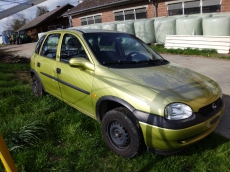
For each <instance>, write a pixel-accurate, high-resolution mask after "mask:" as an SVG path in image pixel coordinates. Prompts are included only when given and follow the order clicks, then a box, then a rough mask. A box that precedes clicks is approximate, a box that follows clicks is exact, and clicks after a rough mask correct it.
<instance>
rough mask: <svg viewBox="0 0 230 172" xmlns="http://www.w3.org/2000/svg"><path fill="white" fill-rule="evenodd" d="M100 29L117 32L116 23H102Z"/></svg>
mask: <svg viewBox="0 0 230 172" xmlns="http://www.w3.org/2000/svg"><path fill="white" fill-rule="evenodd" d="M102 29H105V30H114V31H116V30H117V22H108V23H102Z"/></svg>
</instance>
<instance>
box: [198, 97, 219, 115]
mask: <svg viewBox="0 0 230 172" xmlns="http://www.w3.org/2000/svg"><path fill="white" fill-rule="evenodd" d="M221 106H222V100H221V98H219V99H217V100H216V101H215V102H213V103H211V104H209V105H207V106H204V107H202V108H200V109H199V113H200V114H201V115H203V116H208V115H210V114H211V113H212V112H214V111H218V110H219V108H220V107H221Z"/></svg>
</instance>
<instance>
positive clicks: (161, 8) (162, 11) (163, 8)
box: [158, 2, 168, 17]
mask: <svg viewBox="0 0 230 172" xmlns="http://www.w3.org/2000/svg"><path fill="white" fill-rule="evenodd" d="M161 16H168V11H167V5H165V2H161V3H159V4H158V17H161Z"/></svg>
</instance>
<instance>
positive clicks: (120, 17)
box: [114, 11, 124, 21]
mask: <svg viewBox="0 0 230 172" xmlns="http://www.w3.org/2000/svg"><path fill="white" fill-rule="evenodd" d="M114 16H115V21H121V20H124V11H121V12H116V13H114Z"/></svg>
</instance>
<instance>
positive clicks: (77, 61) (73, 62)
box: [69, 57, 94, 71]
mask: <svg viewBox="0 0 230 172" xmlns="http://www.w3.org/2000/svg"><path fill="white" fill-rule="evenodd" d="M69 65H70V66H71V67H79V68H84V69H88V70H91V71H94V65H93V64H92V63H90V62H89V61H88V60H86V59H85V58H84V57H75V58H71V59H70V60H69Z"/></svg>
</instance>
